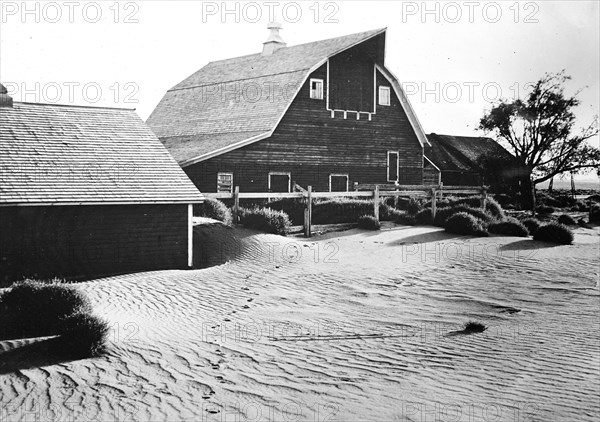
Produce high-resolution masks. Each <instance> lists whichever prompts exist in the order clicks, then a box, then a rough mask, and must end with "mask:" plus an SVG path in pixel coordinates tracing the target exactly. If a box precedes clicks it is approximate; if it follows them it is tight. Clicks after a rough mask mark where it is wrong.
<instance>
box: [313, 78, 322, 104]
mask: <svg viewBox="0 0 600 422" xmlns="http://www.w3.org/2000/svg"><path fill="white" fill-rule="evenodd" d="M310 98H312V99H313V100H322V99H323V79H311V80H310Z"/></svg>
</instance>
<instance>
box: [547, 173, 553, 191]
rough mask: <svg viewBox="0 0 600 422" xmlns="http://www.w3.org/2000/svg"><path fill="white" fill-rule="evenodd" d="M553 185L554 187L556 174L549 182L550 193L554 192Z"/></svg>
mask: <svg viewBox="0 0 600 422" xmlns="http://www.w3.org/2000/svg"><path fill="white" fill-rule="evenodd" d="M553 187H554V176H553V177H552V178H551V179H550V183H548V193H552V188H553Z"/></svg>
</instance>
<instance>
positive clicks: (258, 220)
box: [240, 207, 292, 235]
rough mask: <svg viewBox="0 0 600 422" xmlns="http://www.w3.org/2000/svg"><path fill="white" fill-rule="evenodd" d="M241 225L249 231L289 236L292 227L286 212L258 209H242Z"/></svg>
mask: <svg viewBox="0 0 600 422" xmlns="http://www.w3.org/2000/svg"><path fill="white" fill-rule="evenodd" d="M240 224H242V225H243V226H244V227H246V228H249V229H255V230H260V231H263V232H266V233H273V234H280V235H286V234H288V233H289V231H290V227H291V225H292V224H291V223H290V219H289V217H288V215H287V214H286V213H285V212H283V211H276V210H273V209H271V208H258V207H255V208H251V209H247V208H242V209H240Z"/></svg>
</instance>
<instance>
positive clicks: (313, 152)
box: [184, 65, 423, 192]
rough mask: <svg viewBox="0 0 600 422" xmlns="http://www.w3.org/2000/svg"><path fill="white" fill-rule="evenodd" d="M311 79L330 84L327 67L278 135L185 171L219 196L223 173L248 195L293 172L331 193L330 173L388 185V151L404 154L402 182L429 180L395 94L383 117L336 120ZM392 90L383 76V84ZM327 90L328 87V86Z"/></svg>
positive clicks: (340, 116) (303, 183) (350, 116)
mask: <svg viewBox="0 0 600 422" xmlns="http://www.w3.org/2000/svg"><path fill="white" fill-rule="evenodd" d="M310 78H320V79H323V80H324V81H325V83H326V82H327V66H326V65H323V66H322V67H320V68H319V69H318V70H316V71H315V72H313V73H312V74H311V75H310V77H309V78H308V79H307V81H306V83H305V84H304V86H303V87H302V88H301V90H300V92H299V94H298V96H297V97H296V99H295V100H294V101H293V103H292V105H291V106H290V108H289V109H288V111H287V113H286V115H285V116H284V118H283V119H282V121H281V122H280V124H279V126H278V127H277V129H276V130H275V132H274V134H273V136H271V137H270V138H268V139H265V140H262V141H259V142H256V143H254V144H251V145H248V146H245V147H242V148H239V149H237V150H234V151H231V152H228V153H226V154H223V155H220V156H217V157H214V158H211V159H209V160H206V161H202V162H200V163H197V164H194V165H191V166H188V167H185V168H184V170H185V172H186V173H187V174H188V176H189V177H190V179H191V180H192V181H193V182H194V183H195V184H196V186H197V187H198V188H199V189H200V190H201V191H206V192H215V191H216V183H217V173H218V172H232V173H233V174H234V185H237V186H240V191H242V192H265V191H267V190H268V186H267V184H268V174H269V172H290V173H291V174H292V182H295V183H297V184H299V185H300V186H302V187H304V188H306V187H307V186H309V185H311V186H313V188H314V189H315V190H316V191H328V190H329V175H330V174H331V173H336V174H348V175H349V187H350V190H352V189H353V184H354V183H355V182H357V183H387V152H388V151H389V150H393V151H399V160H400V171H399V175H400V181H399V182H400V183H401V184H421V183H422V182H423V148H422V147H421V145H420V144H419V142H418V140H417V137H416V134H415V132H414V130H413V129H412V126H411V125H410V123H409V121H408V118H407V116H406V114H405V113H404V110H403V109H402V106H401V105H400V102H399V100H398V98H397V97H396V95H395V94H394V92H393V90H392V91H391V106H389V107H386V106H377V114H374V115H372V120H371V121H369V120H368V116H367V115H366V114H362V115H360V120H357V117H356V113H348V115H347V116H346V119H344V117H343V114H342V113H340V112H338V113H336V115H335V117H334V118H332V117H331V112H330V111H328V110H326V108H325V107H326V101H325V100H313V99H310V97H309V80H310ZM379 84H384V85H386V86H390V84H389V82H387V80H386V79H385V77H383V76H382V75H381V74H379V72H377V85H379ZM325 92H327V86H325Z"/></svg>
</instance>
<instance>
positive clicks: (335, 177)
mask: <svg viewBox="0 0 600 422" xmlns="http://www.w3.org/2000/svg"><path fill="white" fill-rule="evenodd" d="M329 192H348V175H347V174H330V175H329Z"/></svg>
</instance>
